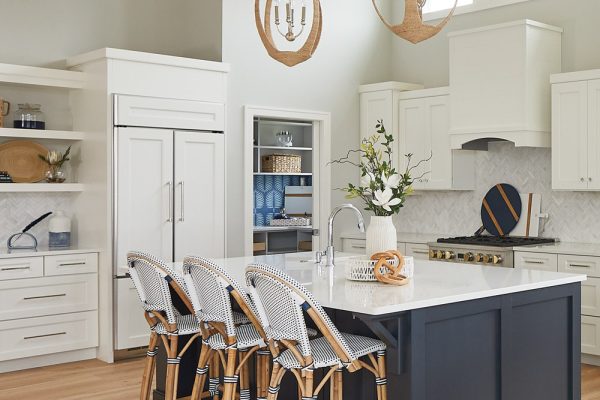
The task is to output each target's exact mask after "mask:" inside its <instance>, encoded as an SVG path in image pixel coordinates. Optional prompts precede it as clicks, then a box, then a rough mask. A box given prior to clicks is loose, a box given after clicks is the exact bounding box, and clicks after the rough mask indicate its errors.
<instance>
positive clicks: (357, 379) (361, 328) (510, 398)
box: [154, 283, 581, 400]
mask: <svg viewBox="0 0 600 400" xmlns="http://www.w3.org/2000/svg"><path fill="white" fill-rule="evenodd" d="M580 293H581V285H580V284H579V283H577V284H570V285H563V286H556V287H550V288H544V289H537V290H530V291H525V292H518V293H514V294H507V295H502V296H496V297H489V298H484V299H480V300H472V301H465V302H460V303H452V304H447V305H442V306H436V307H429V308H423V309H418V310H412V311H407V312H403V313H398V314H389V315H380V316H373V315H367V314H353V313H349V312H346V311H340V310H328V312H329V313H330V315H331V317H332V319H334V322H335V323H336V325H337V326H338V327H339V328H340V330H342V331H345V332H351V333H357V334H362V335H368V336H373V337H378V338H380V339H382V340H383V341H384V342H386V344H387V345H388V398H389V399H391V400H392V399H393V400H396V399H397V400H439V399H444V400H471V399H473V400H480V399H485V400H578V399H580V398H581V386H580V346H581V336H580V335H581V333H580V329H581V325H580V323H581V317H580V312H581V311H580V307H581V305H580V303H581V299H580V296H581V294H580ZM196 356H197V353H196V352H191V353H190V355H189V357H190V358H193V357H196ZM196 360H197V358H196ZM196 360H190V363H191V364H189V365H194V367H193V368H189V369H188V368H182V369H181V372H180V373H181V376H180V388H188V387H190V383H192V382H193V379H194V368H195V361H196ZM182 367H183V364H182ZM163 368H164V364H163V362H161V360H160V359H159V360H158V371H157V375H158V377H163V376H164V375H163V373H162V372H161V370H162V369H163ZM158 385H159V387H158V388H157V391H156V392H155V396H154V398H155V399H156V400H162V399H163V398H164V396H162V393H161V390H160V389H161V386H162V385H160V381H158ZM185 392H186V390H184V392H180V393H179V394H180V396H186V395H189V393H185ZM328 395H329V390H327V388H325V389H324V390H323V393H322V394H321V395H320V396H319V398H320V399H327V398H328ZM296 396H297V392H296V388H295V385H294V382H293V381H292V382H290V383H289V385H285V387H282V390H281V392H280V394H279V399H282V400H284V399H291V398H296ZM374 398H375V385H374V382H373V378H372V376H371V375H370V374H368V373H367V372H364V371H358V372H356V373H354V374H349V373H347V372H345V373H344V400H359V399H360V400H366V399H374Z"/></svg>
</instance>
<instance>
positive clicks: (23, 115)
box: [14, 103, 46, 129]
mask: <svg viewBox="0 0 600 400" xmlns="http://www.w3.org/2000/svg"><path fill="white" fill-rule="evenodd" d="M14 121H15V123H14V127H15V128H18V129H46V117H45V116H44V113H43V112H42V106H41V105H39V104H29V103H25V104H19V105H18V110H17V111H16V112H15V119H14Z"/></svg>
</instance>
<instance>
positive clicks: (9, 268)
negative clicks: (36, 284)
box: [0, 267, 31, 271]
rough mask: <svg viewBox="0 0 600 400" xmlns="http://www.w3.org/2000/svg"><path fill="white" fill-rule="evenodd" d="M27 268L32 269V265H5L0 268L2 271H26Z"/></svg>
mask: <svg viewBox="0 0 600 400" xmlns="http://www.w3.org/2000/svg"><path fill="white" fill-rule="evenodd" d="M26 269H31V267H5V268H2V269H0V271H24V270H26Z"/></svg>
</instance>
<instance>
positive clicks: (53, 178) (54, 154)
mask: <svg viewBox="0 0 600 400" xmlns="http://www.w3.org/2000/svg"><path fill="white" fill-rule="evenodd" d="M70 154H71V146H69V147H68V148H67V151H65V152H64V154H63V153H61V152H59V151H55V150H51V151H49V152H48V154H46V155H45V156H44V155H42V154H40V155H39V157H40V159H41V160H42V161H44V162H45V163H46V164H48V172H46V182H48V183H63V182H64V181H65V180H66V175H65V172H64V171H63V169H62V168H63V165H64V163H65V162H67V161H69V160H70V158H69V155H70Z"/></svg>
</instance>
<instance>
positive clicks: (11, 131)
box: [0, 128, 85, 141]
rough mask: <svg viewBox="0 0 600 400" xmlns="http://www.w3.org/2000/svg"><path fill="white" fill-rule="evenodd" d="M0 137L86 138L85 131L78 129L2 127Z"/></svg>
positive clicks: (76, 139) (74, 139) (73, 139)
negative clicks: (56, 129)
mask: <svg viewBox="0 0 600 400" xmlns="http://www.w3.org/2000/svg"><path fill="white" fill-rule="evenodd" d="M0 139H45V140H72V141H79V140H84V139H85V133H83V132H77V131H53V130H37V129H16V128H0Z"/></svg>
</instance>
